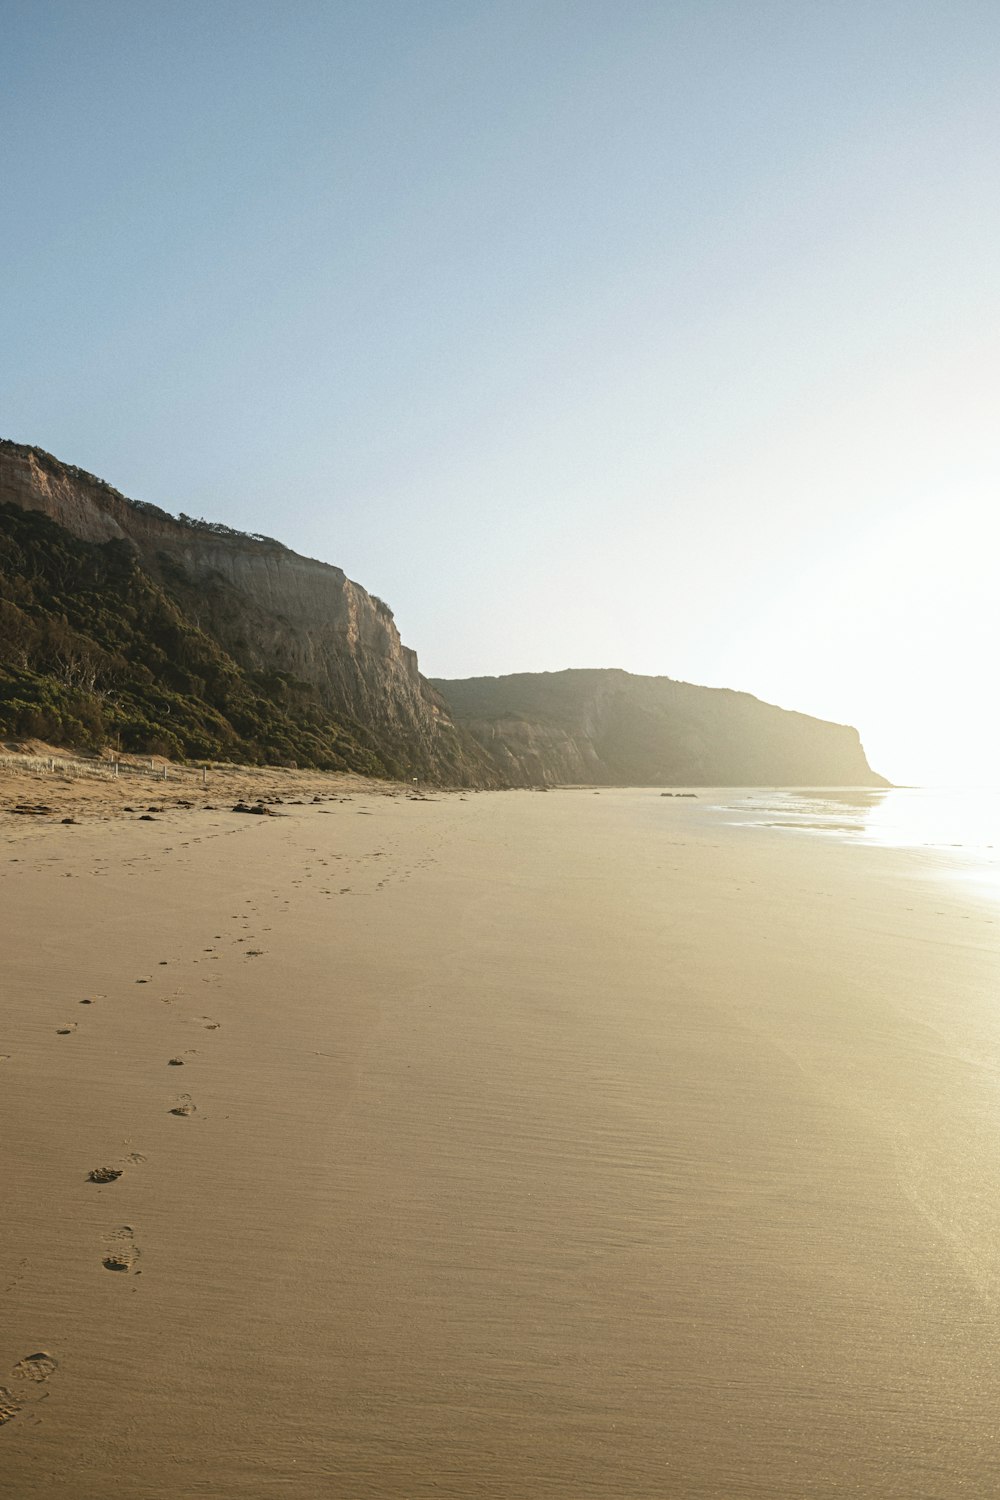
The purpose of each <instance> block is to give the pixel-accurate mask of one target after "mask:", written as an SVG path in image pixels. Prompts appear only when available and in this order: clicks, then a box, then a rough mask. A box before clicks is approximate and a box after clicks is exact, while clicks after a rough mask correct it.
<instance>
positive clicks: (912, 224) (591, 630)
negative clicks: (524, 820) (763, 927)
mask: <svg viewBox="0 0 1000 1500" xmlns="http://www.w3.org/2000/svg"><path fill="white" fill-rule="evenodd" d="M0 35H2V38H3V53H4V73H3V77H4V83H3V93H2V97H0V159H2V164H3V181H4V184H5V186H4V197H3V202H4V209H5V214H4V219H5V226H4V233H3V236H2V244H0V263H2V264H0V272H2V280H0V286H2V289H3V303H2V322H0V434H2V435H5V436H9V437H13V438H15V439H17V440H19V441H22V442H29V443H37V444H39V445H40V446H41V447H43V448H47V449H49V450H50V451H51V452H54V453H55V454H56V455H57V456H59V457H60V458H63V459H66V460H68V461H70V462H74V463H78V464H81V465H82V466H83V467H85V468H88V469H91V470H93V471H94V472H96V473H97V474H100V475H101V476H102V477H104V478H106V479H108V480H109V481H110V482H111V483H113V484H115V485H116V486H117V487H118V488H119V489H122V490H124V491H125V492H126V493H127V494H131V495H134V496H136V497H138V498H140V499H144V500H151V501H154V502H156V503H158V504H160V505H163V506H164V507H166V508H167V509H169V510H173V511H178V510H183V511H186V512H188V513H190V514H194V515H204V516H206V517H210V518H212V519H216V520H223V521H226V522H229V523H230V524H232V525H236V526H240V527H243V528H245V529H248V530H260V531H264V532H267V533H269V534H271V535H276V536H278V537H280V538H281V539H282V540H283V541H286V542H287V543H288V544H289V545H291V546H293V547H295V548H297V549H298V550H300V551H302V552H306V553H308V554H310V555H312V556H314V557H319V558H323V559H325V560H327V561H330V562H335V563H337V564H339V565H340V566H341V567H343V568H345V569H346V570H347V572H348V573H349V574H350V575H351V576H352V577H354V578H356V579H358V580H359V581H360V582H361V583H363V584H364V585H365V586H366V587H367V588H369V589H370V590H372V591H373V592H375V593H377V594H379V595H381V596H382V597H384V598H385V599H387V600H388V602H389V603H390V604H391V606H392V607H393V609H394V610H395V613H396V618H397V622H398V624H399V626H400V629H401V631H402V633H403V637H404V639H405V640H406V641H407V643H408V644H410V645H412V646H414V647H415V648H416V649H417V650H418V651H419V653H420V662H421V666H422V668H423V670H424V671H425V672H427V673H428V674H430V675H434V676H438V675H440V676H465V675H472V674H482V673H502V672H511V671H525V670H547V669H558V668H562V667H567V666H619V667H625V668H628V669H629V670H631V671H635V672H649V673H664V674H667V675H669V676H673V677H681V678H684V679H687V680H689V681H693V682H703V683H710V684H715V685H722V686H731V687H740V688H745V689H747V690H749V691H750V692H754V693H756V694H758V695H759V696H760V697H763V698H766V699H768V700H770V701H772V702H777V703H780V704H783V705H785V706H787V707H794V708H800V709H803V710H805V711H806V712H810V713H815V714H819V715H822V716H823V717H828V718H834V719H839V720H846V721H849V722H851V723H854V724H857V725H858V727H859V728H860V730H861V732H862V737H863V739H864V742H865V745H866V747H867V749H868V751H869V756H870V759H871V760H872V762H873V764H874V765H875V766H876V767H877V768H878V769H881V770H882V771H884V772H885V773H886V774H887V775H889V776H891V777H893V778H895V779H899V780H939V779H969V778H970V777H971V778H976V777H981V778H984V779H987V780H990V781H997V780H1000V708H998V703H1000V693H998V690H997V666H996V656H997V648H998V644H1000V588H998V584H997V576H998V571H1000V549H998V546H997V540H998V527H997V525H996V523H995V521H994V517H995V515H996V514H997V499H998V494H997V491H998V476H1000V379H998V372H1000V359H998V353H1000V351H998V344H1000V316H998V315H1000V283H998V276H1000V4H998V3H997V0H988V3H983V4H977V3H971V0H939V3H934V4H930V3H920V0H905V3H894V0H821V3H813V0H787V3H768V0H734V3H728V0H700V3H694V0H690V3H670V0H659V3H648V4H647V3H638V0H601V3H588V0H573V3H562V0H530V3H527V0H525V3H521V0H495V3H490V0H400V3H390V0H358V3H340V0H324V3H313V0H281V3H278V0H273V3H266V4H265V3H258V0H234V3H227V0H198V3H188V0H168V3H163V0H155V3H154V0H127V3H118V0H109V3H102V0H86V3H82V0H67V3H57V0H0Z"/></svg>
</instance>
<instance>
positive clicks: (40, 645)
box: [0, 442, 495, 785]
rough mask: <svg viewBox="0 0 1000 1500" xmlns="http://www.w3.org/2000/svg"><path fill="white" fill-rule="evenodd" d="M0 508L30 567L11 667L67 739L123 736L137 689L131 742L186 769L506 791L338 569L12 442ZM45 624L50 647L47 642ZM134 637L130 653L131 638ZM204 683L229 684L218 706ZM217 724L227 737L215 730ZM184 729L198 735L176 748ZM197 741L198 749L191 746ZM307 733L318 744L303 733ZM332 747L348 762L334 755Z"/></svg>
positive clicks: (5, 454) (0, 465)
mask: <svg viewBox="0 0 1000 1500" xmlns="http://www.w3.org/2000/svg"><path fill="white" fill-rule="evenodd" d="M0 507H2V512H0V514H2V513H3V512H5V513H6V516H7V521H6V523H4V522H3V521H2V520H0V537H3V536H4V534H5V532H6V536H7V540H8V543H9V544H10V545H12V546H16V548H17V549H18V556H12V557H11V558H9V559H8V567H7V572H8V575H9V576H8V579H7V584H6V595H7V604H8V609H9V610H16V611H18V613H19V615H20V617H21V618H20V619H19V620H17V621H15V620H14V616H13V615H11V616H10V620H9V621H8V637H9V636H10V634H11V632H12V631H14V632H19V633H20V634H21V635H22V636H23V637H24V639H25V640H26V641H27V645H26V646H24V647H23V648H22V649H21V650H20V654H19V656H18V657H17V658H16V659H14V660H13V661H12V660H11V652H10V650H8V651H7V653H6V655H7V663H6V664H7V666H8V668H9V669H10V670H11V671H14V670H15V669H16V670H17V671H18V672H19V673H20V674H21V676H22V677H23V675H24V674H25V673H30V674H32V675H33V676H35V677H41V678H46V679H49V680H50V681H51V683H52V692H51V693H49V696H48V700H47V701H48V703H49V708H48V709H47V710H46V711H47V712H50V714H51V713H55V712H56V708H57V707H59V704H61V705H62V707H61V708H60V710H59V711H60V712H61V713H62V715H63V721H64V722H65V721H66V720H67V716H69V718H70V719H71V720H72V721H73V722H76V723H80V724H83V725H85V726H86V724H88V723H90V722H93V721H94V715H95V714H98V715H99V716H103V721H106V724H107V727H109V728H115V727H117V729H118V731H119V732H120V723H119V721H120V720H121V718H122V715H121V714H120V713H116V712H114V711H112V710H114V709H115V705H116V704H119V703H120V700H121V699H122V697H123V692H124V696H125V697H126V698H127V699H128V698H129V695H130V694H131V695H132V696H133V697H134V692H133V689H134V688H135V686H136V683H137V682H138V683H139V685H140V686H142V687H143V689H144V691H143V693H142V701H141V703H139V704H138V705H136V704H134V703H132V702H131V700H130V701H129V702H128V703H127V704H126V708H127V713H126V720H127V723H128V724H130V725H133V726H135V730H134V733H133V732H132V731H127V732H128V733H131V736H132V739H133V740H141V739H143V737H145V739H146V740H147V741H149V740H150V739H154V740H156V739H158V740H161V741H163V742H164V743H165V748H167V749H169V750H171V751H174V752H177V753H182V754H211V753H219V751H220V749H221V750H223V751H225V750H228V752H229V753H230V754H231V755H232V756H233V757H235V758H240V759H242V758H247V757H249V758H251V759H262V758H276V757H281V751H282V748H284V751H285V754H290V755H291V757H292V758H296V759H297V760H298V762H299V763H300V764H310V763H311V764H320V765H336V764H338V763H341V762H342V763H344V764H347V765H351V766H353V767H355V768H356V769H365V770H370V771H372V772H374V773H385V772H387V773H389V774H390V775H399V776H408V775H421V776H430V777H432V778H434V779H437V780H443V781H456V782H461V783H476V784H483V785H489V784H492V782H493V781H494V780H495V773H494V772H493V770H492V768H491V766H490V765H489V763H488V761H487V759H486V757H485V756H484V755H483V754H482V752H481V751H480V750H479V748H478V746H477V745H476V743H475V741H473V740H472V739H471V737H468V736H465V735H463V734H461V733H459V732H458V731H456V729H455V726H454V724H453V723H452V720H451V718H450V715H449V713H448V709H447V707H446V705H445V703H444V702H443V700H442V699H441V697H440V695H439V694H438V693H437V692H435V690H434V689H433V688H432V687H431V686H430V685H429V683H428V682H427V680H426V678H424V677H423V676H421V674H420V672H419V670H418V668H417V658H416V655H415V653H414V652H413V651H411V650H409V649H408V648H407V647H406V646H404V645H403V643H402V641H401V640H400V637H399V632H398V631H397V629H396V626H395V624H394V622H393V617H392V612H391V610H390V609H389V607H388V606H387V605H386V604H384V603H383V602H382V601H381V600H380V599H377V598H375V597H374V596H373V595H371V594H369V593H368V592H367V590H365V589H364V588H362V587H361V585H360V584H357V583H353V582H352V581H351V580H350V579H349V578H348V577H347V576H346V575H345V574H344V573H343V572H342V570H341V569H340V568H336V567H331V566H330V565H329V564H327V563H322V562H316V561H314V560H313V559H311V558H307V557H301V556H299V554H298V553H296V552H293V551H291V550H290V549H289V548H288V547H285V546H283V545H282V544H281V543H280V542H278V541H275V540H274V539H273V538H271V537H265V536H260V535H247V534H244V533H242V532H238V531H234V530H233V529H231V528H229V527H226V526H222V525H218V524H214V523H211V522H206V521H199V520H194V519H192V518H191V517H188V516H184V515H181V516H179V517H174V516H171V515H168V514H167V512H166V511H163V510H160V509H159V508H158V507H157V506H154V505H149V504H146V503H144V502H141V501H137V500H130V499H128V498H127V497H126V496H124V495H122V494H121V493H120V492H119V491H118V490H116V489H114V488H112V486H111V485H109V484H107V483H105V482H104V481H103V480H101V479H98V478H96V477H95V476H94V475H92V474H88V473H86V472H84V471H83V470H82V469H78V468H75V467H73V466H72V465H69V464H65V463H61V462H60V461H59V460H58V459H56V458H53V457H52V455H51V454H48V453H45V452H44V451H42V450H41V449H39V448H31V447H25V446H22V445H20V444H16V443H11V442H0ZM19 513H20V515H19ZM30 515H35V516H36V517H37V516H39V515H41V516H44V517H47V518H48V519H49V521H50V522H53V523H55V529H53V530H52V531H51V532H47V533H46V536H45V538H44V539H42V540H40V539H39V537H38V536H37V535H35V534H34V533H32V535H31V536H30V537H26V536H25V534H24V533H25V525H26V524H27V519H26V518H27V517H28V516H30ZM15 528H16V529H17V531H18V536H17V537H16V538H15V537H14V531H15ZM60 530H61V532H62V536H61V537H60V536H59V535H58V531H60ZM36 531H37V527H36ZM67 533H68V536H67V535H66V534H67ZM26 547H28V548H30V550H31V559H32V560H31V564H30V571H31V573H32V577H33V579H34V593H33V595H32V597H31V599H30V600H28V601H27V602H26V601H25V598H24V597H23V595H24V580H23V577H20V576H19V574H23V572H24V569H25V566H26V564H25V563H24V561H23V559H24V557H25V556H26V553H25V548H26ZM56 551H58V552H60V554H61V555H60V560H59V563H58V567H57V568H55V571H54V572H53V567H52V558H53V556H54V553H55V552H56ZM18 557H20V558H21V562H20V564H19V562H18ZM0 561H2V559H0ZM50 573H51V574H52V575H53V576H51V577H50V576H49V574H50ZM71 584H72V585H73V586H72V587H70V585H71ZM39 589H40V590H41V592H39ZM19 595H20V596H22V597H21V602H20V604H19V603H18V597H19ZM2 598H3V593H2V592H0V599H2ZM81 599H83V601H84V603H86V605H87V608H86V609H85V610H84V611H83V612H82V613H81ZM144 615H145V617H146V618H148V619H151V618H152V616H153V615H155V616H156V618H157V619H158V621H159V625H158V627H157V628H158V631H159V634H160V636H162V637H164V639H166V638H168V637H169V639H170V641H172V642H173V644H172V645H170V644H165V645H164V644H162V643H158V644H157V649H156V650H155V651H154V652H152V653H150V652H148V651H146V652H145V653H144V651H143V642H142V639H141V637H142V634H143V630H142V617H143V616H144ZM45 616H49V617H50V619H49V624H48V626H47V631H48V634H47V635H46V636H45V639H44V640H41V639H37V638H36V637H38V629H40V624H39V622H40V621H41V620H42V619H43V618H44V617H45ZM130 619H131V620H132V621H133V628H132V630H131V632H130V633H128V639H127V640H123V639H121V631H120V630H119V629H118V623H120V621H121V620H130ZM53 620H54V621H55V622H56V623H52V621H53ZM32 621H34V622H35V625H36V626H37V627H38V629H36V630H35V632H34V634H32V633H31V630H30V629H29V626H31V623H32ZM64 624H65V625H66V626H67V627H68V629H69V631H70V634H71V636H72V641H71V643H70V644H69V645H68V646H67V645H66V643H65V642H64V643H63V645H62V646H61V647H60V648H59V649H58V650H57V649H55V648H51V649H50V647H51V641H50V639H49V638H50V637H51V635H52V633H53V631H54V632H55V634H56V635H58V634H59V633H60V631H61V630H62V626H63V625H64ZM147 634H148V632H147ZM43 635H45V632H43ZM60 652H61V654H60ZM217 658H218V659H217ZM109 659H110V660H111V665H109ZM81 662H82V665H81ZM3 664H4V662H3V657H0V668H2V666H3ZM181 667H183V669H184V670H181ZM150 673H151V674H152V680H151V682H149V681H147V678H148V676H149V674H150ZM143 674H146V675H145V676H143ZM206 683H208V684H209V686H210V687H211V686H212V685H213V684H221V685H220V686H219V687H218V692H217V693H216V697H218V696H219V694H221V695H222V699H221V700H220V701H216V700H215V698H213V697H212V694H211V692H210V691H209V689H208V688H206ZM29 689H30V691H29ZM57 689H58V691H56V690H57ZM69 690H73V691H74V692H75V693H76V697H77V699H79V698H80V696H81V693H85V694H89V696H90V698H91V699H94V698H95V694H96V707H95V704H94V703H89V704H88V703H84V704H83V705H82V706H81V705H80V704H77V708H78V709H79V712H77V713H75V718H74V716H73V714H72V713H71V709H70V707H67V706H66V703H65V701H64V700H65V699H66V693H67V692H68V691H69ZM212 691H214V688H213V689H212ZM168 692H169V694H171V695H172V701H169V702H168V701H166V698H165V696H164V695H165V694H166V693H168ZM206 692H208V700H207V704H208V709H207V710H204V711H203V705H204V704H205V702H206ZM39 693H40V689H39V687H38V684H37V683H35V684H31V683H27V682H25V681H22V680H21V679H20V678H19V679H18V681H16V682H13V684H12V682H11V681H10V680H8V684H7V690H6V698H7V701H8V703H10V702H15V701H16V702H18V703H28V704H29V705H30V703H31V702H32V701H33V699H32V694H34V695H35V697H37V696H38V695H39ZM53 695H54V696H53ZM3 699H4V694H3V692H2V691H0V733H3V732H6V733H8V734H10V733H13V732H17V730H18V729H19V728H21V730H22V732H24V728H23V726H19V725H18V724H17V723H12V722H11V713H10V712H8V713H7V715H6V720H7V722H6V724H5V723H4V717H3ZM57 699H58V700H59V703H58V704H57V702H56V700H57ZM109 704H110V705H111V708H110V709H109V708H108V705H109ZM234 704H235V705H236V706H235V707H234ZM208 710H211V712H210V713H209V712H208ZM219 713H221V715H222V719H223V720H225V721H226V724H228V725H229V731H230V732H228V733H227V731H226V730H225V728H224V727H223V726H220V724H219V723H218V722H217V719H218V714H219ZM43 717H44V714H43ZM181 722H183V724H184V726H185V729H184V732H178V730H177V726H178V724H180V723H181ZM192 725H196V726H198V732H195V729H194V728H191V729H190V732H188V729H189V726H192ZM303 725H307V726H308V728H309V735H304V733H303V732H300V730H301V729H302V726H303ZM248 726H249V727H248ZM36 727H39V726H36ZM41 727H42V728H44V725H43V726H41ZM251 731H252V732H251ZM314 731H315V732H314ZM94 732H95V734H97V733H98V731H97V730H96V729H95V731H94ZM199 734H200V738H199ZM213 736H214V738H213ZM333 744H336V745H338V746H339V749H338V750H336V751H331V752H330V753H327V752H328V751H329V750H330V746H331V745H333ZM322 747H326V748H322ZM136 748H146V746H145V745H142V744H138V743H137V744H136Z"/></svg>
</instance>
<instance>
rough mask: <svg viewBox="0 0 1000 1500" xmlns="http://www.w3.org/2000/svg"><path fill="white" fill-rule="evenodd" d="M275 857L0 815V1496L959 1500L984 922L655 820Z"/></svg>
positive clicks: (992, 1268)
mask: <svg viewBox="0 0 1000 1500" xmlns="http://www.w3.org/2000/svg"><path fill="white" fill-rule="evenodd" d="M281 811H283V812H285V813H286V814H287V816H285V817H283V818H280V819H279V818H273V819H272V818H253V817H247V816H242V815H236V814H233V813H231V812H229V811H225V812H217V813H212V812H205V811H200V810H193V811H187V812H182V811H176V810H175V811H168V812H166V813H164V814H163V815H162V817H161V819H160V821H158V822H157V823H140V822H138V821H137V819H136V818H135V817H132V818H128V817H124V816H118V817H115V818H114V819H113V820H112V821H110V822H100V821H97V820H96V816H91V817H90V820H89V821H86V822H83V823H81V824H79V825H78V826H76V827H62V826H61V825H59V824H58V823H53V822H51V821H49V822H46V823H45V824H44V825H40V824H37V823H34V822H33V821H32V820H30V819H28V818H15V817H13V816H10V815H5V816H3V815H0V911H2V919H3V940H4V951H3V962H2V1011H0V1053H3V1054H6V1055H7V1058H6V1060H5V1061H4V1062H2V1063H0V1089H2V1095H0V1097H2V1100H3V1139H4V1146H5V1151H4V1156H5V1168H6V1170H5V1173H4V1194H3V1197H4V1202H3V1213H2V1222H0V1266H2V1275H0V1421H2V1419H3V1418H4V1416H5V1415H9V1417H10V1419H9V1420H6V1421H2V1425H0V1494H2V1495H3V1496H4V1497H7V1496H11V1497H15V1496H16V1497H18V1500H21V1497H24V1500H29V1497H46V1500H48V1497H56V1496H58V1497H70V1500H106V1497H107V1496H109V1495H114V1496H120V1497H122V1500H133V1497H134V1500H139V1497H142V1500H179V1497H199V1500H200V1497H209V1500H233V1497H254V1500H258V1497H259V1500H274V1497H278V1496H302V1497H303V1500H311V1497H326V1496H336V1497H348V1500H353V1497H386V1500H390V1497H391V1500H397V1497H399V1500H402V1497H409V1500H424V1497H431V1496H434V1497H440V1496H445V1495H447V1496H452V1497H455V1500H464V1497H480V1496H483V1497H487V1496H488V1497H497V1500H499V1497H505V1500H506V1497H512V1500H522V1497H523V1500H528V1497H535V1496H539V1497H559V1500H588V1497H600V1500H612V1497H615V1500H622V1497H625V1500H646V1497H649V1500H652V1497H657V1500H659V1497H664V1496H677V1497H693V1500H700V1497H719V1500H721V1497H743V1496H756V1497H782V1500H783V1497H789V1500H791V1497H796V1500H797V1497H804V1496H821V1497H827V1496H829V1497H834V1496H837V1497H839V1496H845V1495H857V1496H863V1497H878V1500H890V1497H900V1500H904V1497H905V1500H913V1497H917V1496H919V1497H941V1500H951V1497H954V1496H964V1495H969V1496H977V1497H983V1496H990V1495H993V1494H996V1493H1000V1457H998V1454H997V1449H996V1445H995V1431H996V1424H997V1413H998V1411H1000V1360H998V1354H1000V1350H998V1339H1000V1335H998V1332H997V1302H998V1295H1000V1007H998V1006H997V990H998V985H997V977H998V966H997V950H998V934H1000V924H997V923H995V922H994V912H993V910H992V909H991V908H990V907H989V906H988V905H987V904H985V903H984V902H983V903H981V902H978V901H977V900H976V899H975V898H973V897H971V896H969V895H968V894H967V892H966V890H965V889H963V888H961V887H959V886H958V885H957V884H956V885H953V886H950V887H949V886H947V885H946V884H945V883H944V881H943V880H937V879H933V878H929V877H924V878H918V876H917V874H915V873H914V871H915V865H914V862H913V860H912V859H911V858H910V856H907V855H905V854H897V853H892V852H888V851H881V850H869V849H860V848H856V847H851V846H847V845H837V844H834V843H830V842H826V841H823V840H819V839H816V840H811V839H809V838H808V837H804V836H800V835H794V834H788V833H783V832H781V831H775V830H766V829H750V828H740V829H734V828H729V827H727V826H725V824H724V822H723V821H722V820H721V819H719V818H718V817H713V816H712V815H711V814H708V813H706V812H705V810H704V807H703V803H702V802H700V801H699V802H679V801H669V800H661V799H659V798H658V797H657V795H656V793H643V792H614V793H611V792H605V793H602V794H601V796H600V797H595V796H593V795H592V794H590V793H583V792H574V793H553V794H549V795H547V796H539V795H530V794H527V793H513V794H506V795H503V794H481V795H478V796H477V795H472V794H470V795H468V796H467V797H464V798H460V797H458V796H454V795H453V796H447V797H444V796H442V797H440V798H438V799H436V800H434V801H430V802H410V801H408V800H406V799H405V798H403V797H396V798H387V797H379V796H377V795H373V794H369V793H364V794H359V792H358V791H357V790H356V791H355V792H354V794H353V800H352V801H350V802H336V803H329V804H324V805H322V806H321V807H316V806H309V807H301V808H290V807H287V806H286V807H284V808H282V809H281ZM361 812H366V813H368V814H369V815H368V816H366V817H361V816H359V814H360V813H361ZM86 1000H89V1001H91V1002H92V1003H91V1004H89V1005H86V1004H83V1003H82V1002H84V1001H86ZM172 1059H180V1060H181V1061H182V1063H183V1066H177V1065H176V1064H175V1065H174V1066H171V1065H170V1064H171V1060H172ZM177 1111H180V1113H177ZM104 1168H106V1169H109V1170H121V1172H122V1175H121V1177H119V1178H117V1179H115V1180H113V1181H107V1182H104V1183H101V1182H93V1181H90V1180H88V1174H90V1173H91V1172H93V1171H95V1170H96V1171H100V1169H104ZM34 1356H44V1357H41V1358H34Z"/></svg>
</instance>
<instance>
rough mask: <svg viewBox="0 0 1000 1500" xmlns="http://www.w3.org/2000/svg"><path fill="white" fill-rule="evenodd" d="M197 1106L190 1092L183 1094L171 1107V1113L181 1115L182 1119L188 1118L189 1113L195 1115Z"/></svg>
mask: <svg viewBox="0 0 1000 1500" xmlns="http://www.w3.org/2000/svg"><path fill="white" fill-rule="evenodd" d="M197 1108H198V1106H197V1105H196V1104H194V1103H192V1100H191V1095H190V1094H181V1095H179V1097H178V1099H177V1103H176V1104H174V1105H173V1106H172V1107H171V1110H170V1113H171V1114H172V1115H180V1116H181V1118H182V1119H185V1120H186V1119H187V1117H188V1115H193V1114H194V1112H195V1110H196V1109H197Z"/></svg>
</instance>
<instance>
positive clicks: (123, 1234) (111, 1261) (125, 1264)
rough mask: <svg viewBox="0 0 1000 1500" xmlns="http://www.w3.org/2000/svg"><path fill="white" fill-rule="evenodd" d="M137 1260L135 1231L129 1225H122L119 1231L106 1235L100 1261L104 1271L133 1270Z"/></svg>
mask: <svg viewBox="0 0 1000 1500" xmlns="http://www.w3.org/2000/svg"><path fill="white" fill-rule="evenodd" d="M138 1259H139V1251H138V1250H137V1249H136V1245H135V1231H134V1230H133V1228H132V1226H131V1224H123V1225H122V1226H121V1228H120V1229H114V1230H112V1232H111V1233H110V1234H109V1235H108V1243H107V1248H106V1250H105V1252H104V1255H103V1257H102V1259H101V1265H102V1266H103V1267H104V1269H105V1270H106V1271H125V1272H126V1273H127V1272H130V1271H134V1270H135V1263H136V1261H137V1260H138Z"/></svg>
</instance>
